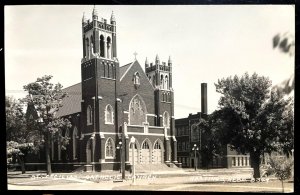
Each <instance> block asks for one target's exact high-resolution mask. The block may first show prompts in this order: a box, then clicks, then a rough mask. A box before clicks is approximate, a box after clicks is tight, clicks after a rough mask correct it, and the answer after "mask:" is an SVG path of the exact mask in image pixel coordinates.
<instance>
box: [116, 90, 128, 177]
mask: <svg viewBox="0 0 300 195" xmlns="http://www.w3.org/2000/svg"><path fill="white" fill-rule="evenodd" d="M126 95H127V93H124V94H121V95H119V98H117V102H120V103H121V112H122V113H121V117H122V119H121V122H122V125H121V127H122V138H121V139H122V143H125V132H124V107H123V106H124V105H123V97H124V96H126ZM117 128H119V123H118V120H117ZM125 146H126V144H125V145H124V147H121V150H120V151H121V167H122V180H125V156H126V153H125V152H126V151H125V150H126V147H125Z"/></svg>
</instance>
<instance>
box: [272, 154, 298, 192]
mask: <svg viewBox="0 0 300 195" xmlns="http://www.w3.org/2000/svg"><path fill="white" fill-rule="evenodd" d="M269 163H270V166H269V172H273V173H275V177H277V178H278V179H279V180H280V181H281V186H282V193H284V186H283V181H284V180H287V179H289V178H291V176H292V170H293V166H294V161H293V160H290V159H286V158H276V157H272V158H270V162H269Z"/></svg>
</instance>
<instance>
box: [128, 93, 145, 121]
mask: <svg viewBox="0 0 300 195" xmlns="http://www.w3.org/2000/svg"><path fill="white" fill-rule="evenodd" d="M146 113H147V108H146V104H145V102H144V100H143V99H142V97H141V96H140V95H138V94H137V95H135V96H134V97H133V98H132V99H131V101H130V104H129V124H130V125H143V122H145V121H146Z"/></svg>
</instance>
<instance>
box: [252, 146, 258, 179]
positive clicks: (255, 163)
mask: <svg viewBox="0 0 300 195" xmlns="http://www.w3.org/2000/svg"><path fill="white" fill-rule="evenodd" d="M250 160H251V167H252V168H253V171H254V175H253V177H254V179H255V181H258V180H259V178H260V169H259V166H260V151H255V152H250Z"/></svg>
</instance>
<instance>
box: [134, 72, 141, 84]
mask: <svg viewBox="0 0 300 195" xmlns="http://www.w3.org/2000/svg"><path fill="white" fill-rule="evenodd" d="M133 84H135V85H140V74H139V73H138V72H136V73H134V75H133Z"/></svg>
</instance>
